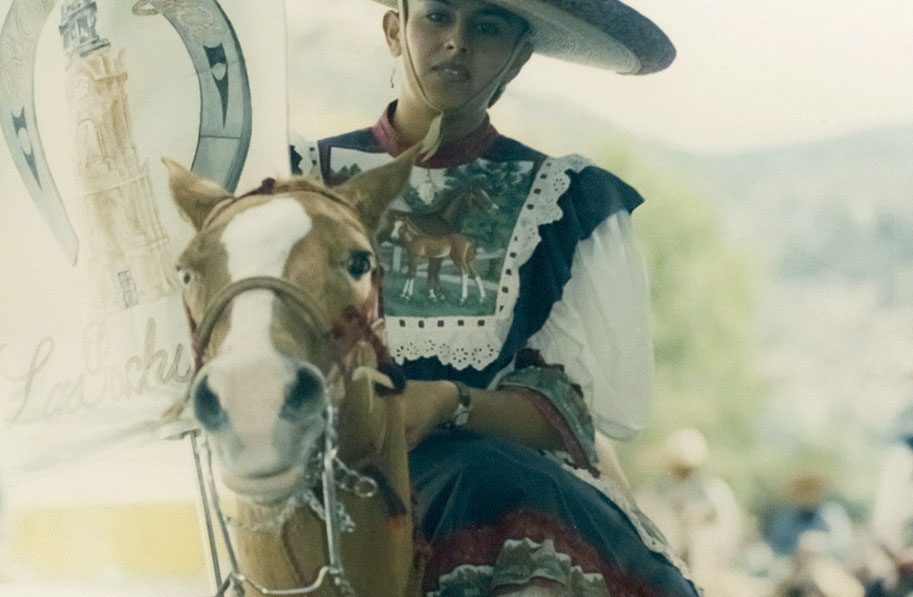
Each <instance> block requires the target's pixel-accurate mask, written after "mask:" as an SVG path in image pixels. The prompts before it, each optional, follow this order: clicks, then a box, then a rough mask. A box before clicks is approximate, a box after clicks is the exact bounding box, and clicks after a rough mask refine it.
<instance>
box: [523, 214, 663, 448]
mask: <svg viewBox="0 0 913 597" xmlns="http://www.w3.org/2000/svg"><path fill="white" fill-rule="evenodd" d="M649 311H650V304H649V287H648V283H647V278H646V273H645V271H644V265H643V260H642V258H641V255H640V252H639V251H638V250H637V247H636V246H635V244H634V239H633V235H632V229H631V216H630V214H629V213H628V212H627V211H624V210H620V211H618V212H616V213H615V214H613V215H612V216H610V217H609V218H608V219H606V220H605V221H604V222H603V223H601V224H600V225H599V226H598V227H597V228H596V229H595V230H594V231H593V234H592V235H591V236H590V237H589V238H587V239H586V240H584V241H581V242H580V243H579V244H578V245H577V250H576V253H575V255H574V261H573V264H572V267H571V279H570V280H569V281H568V282H567V284H566V285H565V287H564V292H563V295H562V298H561V300H560V301H558V302H557V303H555V305H554V306H553V307H552V311H551V313H550V315H549V317H548V319H547V320H546V322H545V325H544V326H543V327H542V329H541V330H539V331H538V332H537V333H536V334H535V335H533V336H532V337H531V338H530V340H529V346H530V347H531V348H534V349H536V350H538V351H539V352H540V353H541V355H542V357H543V359H544V360H545V361H546V362H547V363H555V364H561V365H563V366H564V368H565V373H567V375H568V377H570V379H571V380H573V381H574V382H575V383H577V384H579V385H580V386H581V388H582V390H583V397H584V400H585V401H586V403H587V405H588V406H589V409H590V413H591V414H592V416H593V422H594V424H595V427H596V429H597V430H598V431H601V432H602V433H604V434H606V435H608V436H609V437H612V438H615V439H622V440H624V439H630V438H632V437H633V436H634V435H636V434H637V433H638V432H639V431H641V430H643V429H644V427H645V426H646V424H647V420H648V418H649V414H650V405H651V401H652V394H653V342H652V338H651V333H650V324H649Z"/></svg>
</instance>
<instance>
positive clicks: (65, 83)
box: [0, 0, 288, 476]
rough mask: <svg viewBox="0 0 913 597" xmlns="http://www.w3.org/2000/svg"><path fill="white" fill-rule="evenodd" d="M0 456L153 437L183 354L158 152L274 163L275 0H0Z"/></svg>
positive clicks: (196, 160)
mask: <svg viewBox="0 0 913 597" xmlns="http://www.w3.org/2000/svg"><path fill="white" fill-rule="evenodd" d="M0 18H3V19H4V20H3V25H2V30H0V129H2V137H0V181H2V182H0V184H2V190H3V193H2V196H0V272H2V273H0V275H2V298H0V425H2V427H0V433H2V436H0V450H2V452H0V464H2V465H3V467H4V468H5V469H6V472H7V474H12V475H13V476H16V475H17V474H19V475H23V474H25V475H27V474H28V473H30V472H33V471H40V470H42V469H44V468H46V467H48V466H54V465H60V464H66V463H67V462H70V461H78V460H80V459H81V458H82V457H83V456H86V455H88V454H90V453H93V452H95V451H97V450H98V449H99V448H102V447H105V446H109V445H112V444H113V443H116V442H118V441H121V440H125V439H132V440H136V439H137V438H141V439H142V438H146V439H149V438H152V437H154V435H155V433H156V430H155V427H156V422H157V421H158V420H159V419H160V416H161V414H162V412H163V411H165V410H166V409H167V408H168V407H169V405H170V404H171V403H172V402H173V401H174V400H176V399H177V398H179V397H180V395H181V394H182V392H183V391H184V388H185V386H186V383H187V381H188V380H189V377H190V374H191V368H192V361H193V357H192V354H191V353H190V352H189V349H188V331H187V329H188V328H187V322H186V320H185V318H184V314H183V309H182V305H181V299H180V293H179V290H178V284H177V280H176V279H175V275H174V266H173V263H174V260H175V258H176V256H177V255H178V253H179V252H180V251H181V250H182V249H183V247H184V245H185V244H186V242H187V241H188V240H189V238H190V237H191V235H192V228H191V227H190V225H189V224H187V223H186V222H185V221H183V220H182V218H181V217H180V215H179V214H178V212H177V210H176V209H175V208H174V206H173V204H172V201H171V197H170V194H169V191H168V185H167V176H166V170H165V167H164V166H163V164H162V163H161V159H162V158H163V157H168V158H171V159H174V160H175V161H177V162H178V163H180V164H182V165H185V166H186V167H191V166H192V167H193V170H194V171H196V172H198V173H200V174H202V175H203V176H206V177H207V178H210V179H212V180H215V181H217V182H219V183H220V184H222V185H223V186H225V187H226V188H228V189H229V190H234V189H235V188H237V190H238V191H239V192H244V191H246V190H249V189H251V188H254V187H256V186H258V185H259V184H260V181H261V179H262V178H264V177H267V176H273V177H281V176H286V175H287V174H288V147H287V142H286V128H287V116H286V115H287V110H286V82H285V78H286V69H285V62H286V60H285V12H284V8H283V0H256V2H252V1H251V0H139V1H135V0H129V1H127V0H60V1H57V2H55V1H53V0H0Z"/></svg>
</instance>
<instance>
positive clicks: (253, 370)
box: [166, 148, 418, 503]
mask: <svg viewBox="0 0 913 597" xmlns="http://www.w3.org/2000/svg"><path fill="white" fill-rule="evenodd" d="M417 152H418V149H417V148H416V149H414V150H410V151H409V152H406V153H404V154H403V155H401V156H400V157H399V158H398V159H396V160H394V161H393V162H391V163H390V164H388V165H386V166H383V167H381V168H377V169H375V170H371V171H368V172H365V173H363V174H361V175H359V176H357V177H355V178H354V179H352V180H351V181H350V182H348V183H346V184H345V185H343V186H340V187H336V188H335V189H334V190H332V191H331V190H328V189H326V188H325V187H323V186H322V185H321V184H319V183H316V182H313V181H309V180H306V179H293V180H289V181H283V182H275V181H270V180H267V181H265V182H264V185H263V187H261V188H260V189H258V190H256V191H253V192H252V193H248V194H247V195H244V196H243V197H241V198H235V197H233V196H232V195H231V194H230V193H228V192H227V191H225V190H224V189H222V188H220V187H219V186H218V185H216V184H215V183H212V182H210V181H207V180H203V179H201V178H199V177H197V176H196V175H194V174H193V173H191V172H189V171H187V170H186V169H184V168H182V167H181V166H179V165H177V164H175V163H174V162H169V161H166V164H167V165H168V168H169V174H170V184H171V192H172V195H173V197H174V200H175V202H176V204H177V206H178V208H179V209H180V211H181V212H182V213H183V214H184V215H185V216H186V217H187V218H188V219H189V220H190V222H191V223H192V224H193V226H194V228H195V229H196V231H197V234H196V236H195V237H194V238H193V239H192V240H191V241H190V243H189V244H188V246H187V248H186V249H185V250H184V252H183V254H182V255H181V256H180V258H179V260H178V263H177V268H178V277H179V279H180V281H181V283H182V285H183V292H184V300H185V305H186V309H187V313H188V317H189V319H190V320H191V326H192V327H193V328H195V344H196V346H195V349H196V351H197V361H198V371H197V374H196V376H195V378H194V382H193V384H192V386H191V390H190V393H189V405H190V406H191V407H192V410H193V414H194V416H195V417H196V419H197V420H198V422H199V424H200V425H201V426H202V428H203V430H204V431H205V433H206V435H207V438H208V441H209V445H210V447H211V449H212V451H213V453H214V455H215V461H216V464H217V467H218V469H219V473H220V475H219V476H220V478H221V480H222V482H223V484H224V485H225V486H226V487H227V488H228V489H230V490H231V491H233V492H234V493H236V494H239V495H241V496H245V497H248V498H250V499H252V500H253V501H256V502H261V503H273V502H276V501H278V500H282V499H285V498H288V497H289V496H291V495H293V494H294V493H295V492H296V491H297V490H298V489H300V486H301V484H302V482H303V480H304V476H305V475H306V471H307V469H308V465H309V462H311V459H312V457H313V456H314V455H315V454H316V453H317V451H318V450H319V446H320V444H319V440H320V439H321V437H322V435H323V433H324V432H325V427H326V421H325V417H324V411H325V407H326V406H327V404H328V401H336V402H338V403H340V406H341V409H342V412H343V413H345V412H346V409H348V411H349V412H356V411H357V412H358V413H359V416H360V418H361V419H363V422H362V424H361V426H360V428H359V426H358V425H357V424H355V427H356V428H355V429H353V430H351V431H353V433H351V434H350V435H352V436H358V435H359V434H361V436H362V437H358V438H356V439H355V440H353V441H351V442H349V445H350V449H352V450H355V451H359V449H368V447H369V446H372V445H376V444H377V442H379V441H382V440H381V438H379V437H377V435H378V434H382V433H383V429H382V428H378V427H382V425H380V424H379V423H378V422H377V421H369V420H366V419H370V413H371V410H372V408H373V406H372V400H373V384H371V383H367V384H364V383H362V384H361V385H359V383H360V382H359V380H358V379H357V377H358V376H357V375H356V374H355V373H356V372H357V371H359V370H361V369H364V368H365V367H367V368H370V369H371V370H372V371H373V370H374V369H373V367H375V366H376V364H377V360H378V359H382V358H384V356H385V354H383V353H385V351H384V349H383V346H382V344H381V342H380V340H379V339H378V338H377V337H376V336H375V335H374V330H372V329H371V327H372V323H373V322H374V321H375V319H376V318H377V304H378V292H379V288H378V285H379V281H380V280H379V271H378V265H377V260H376V255H375V247H374V245H373V243H372V241H371V239H372V236H373V233H374V231H375V228H376V227H377V226H378V223H379V220H380V216H381V214H382V213H383V211H384V210H385V209H386V207H387V206H388V205H389V203H390V202H391V201H392V200H393V199H394V198H395V197H396V196H397V195H398V194H399V193H400V192H401V191H402V189H403V188H404V187H405V185H406V184H407V182H408V176H409V172H410V170H411V167H412V164H413V162H414V160H415V156H416V154H417ZM382 377H383V376H380V378H382ZM377 378H378V377H375V379H377ZM365 385H367V386H368V387H369V388H370V390H371V391H365V392H357V393H356V394H358V395H360V396H362V397H363V398H362V399H358V398H353V397H352V396H351V394H352V392H351V390H352V388H353V387H355V386H358V387H363V386H365ZM346 396H348V398H346ZM372 435H373V436H374V437H371V436H372ZM340 445H342V442H340ZM352 446H360V447H361V448H358V447H352ZM358 456H360V455H356V457H358Z"/></svg>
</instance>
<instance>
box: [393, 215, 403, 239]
mask: <svg viewBox="0 0 913 597" xmlns="http://www.w3.org/2000/svg"><path fill="white" fill-rule="evenodd" d="M402 228H403V221H402V220H396V221H395V222H393V230H392V231H390V238H392V239H393V240H399V235H400V231H401V230H402Z"/></svg>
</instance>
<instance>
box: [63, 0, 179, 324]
mask: <svg viewBox="0 0 913 597" xmlns="http://www.w3.org/2000/svg"><path fill="white" fill-rule="evenodd" d="M97 12H98V8H97V6H96V3H95V1H94V0H66V1H65V2H63V4H62V6H61V22H60V35H61V37H62V38H63V48H64V52H65V53H66V60H67V65H66V95H67V101H68V103H69V106H70V114H71V117H72V121H73V124H74V133H75V145H76V162H77V163H76V173H77V176H78V178H79V180H80V183H81V185H82V187H83V191H84V195H83V208H84V212H85V221H86V227H87V230H86V231H85V233H84V238H86V240H87V241H88V242H87V243H86V246H87V252H88V254H87V255H86V256H85V257H86V259H87V266H88V271H89V275H90V276H91V277H92V279H93V281H94V284H95V286H96V287H97V289H98V292H99V294H100V297H101V301H102V303H103V305H104V310H105V311H106V312H107V313H113V312H117V311H122V310H124V309H128V308H130V307H132V306H134V305H137V304H140V303H145V302H149V301H153V300H155V299H157V298H160V297H162V296H165V295H168V294H171V293H173V292H175V290H176V289H177V286H176V283H175V281H174V279H173V277H172V266H171V263H172V255H171V251H170V246H169V243H170V241H169V238H168V235H167V234H166V233H165V230H164V228H163V227H162V224H161V221H160V219H159V212H158V207H157V205H156V200H155V195H154V193H153V190H152V184H151V181H150V178H149V164H148V163H147V162H146V161H141V160H140V157H139V155H138V153H137V150H136V145H135V143H134V139H133V130H132V123H131V120H130V109H129V104H128V98H127V93H126V89H125V82H126V80H127V71H126V70H125V68H124V50H121V51H120V52H118V53H116V54H115V51H114V50H113V48H112V47H111V44H110V43H109V42H108V40H106V39H104V38H102V37H100V36H99V34H98V32H97V31H96V28H95V26H96V17H97Z"/></svg>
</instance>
